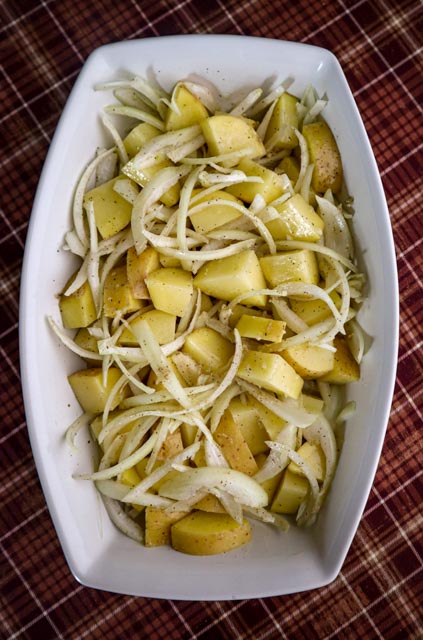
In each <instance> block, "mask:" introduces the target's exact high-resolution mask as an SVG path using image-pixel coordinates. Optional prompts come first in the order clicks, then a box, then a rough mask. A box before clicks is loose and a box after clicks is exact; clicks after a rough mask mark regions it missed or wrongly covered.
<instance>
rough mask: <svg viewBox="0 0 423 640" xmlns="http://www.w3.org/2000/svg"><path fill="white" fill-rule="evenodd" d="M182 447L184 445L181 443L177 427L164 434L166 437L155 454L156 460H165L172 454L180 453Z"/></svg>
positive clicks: (171, 456)
mask: <svg viewBox="0 0 423 640" xmlns="http://www.w3.org/2000/svg"><path fill="white" fill-rule="evenodd" d="M183 449H184V445H183V443H182V437H181V432H180V430H179V429H176V431H174V432H173V433H169V434H168V435H167V436H166V439H165V441H164V442H163V444H162V446H161V448H160V450H159V452H158V454H157V460H167V459H168V458H173V456H176V455H178V453H181V451H183Z"/></svg>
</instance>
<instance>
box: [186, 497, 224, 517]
mask: <svg viewBox="0 0 423 640" xmlns="http://www.w3.org/2000/svg"><path fill="white" fill-rule="evenodd" d="M194 509H198V510H199V511H207V512H208V513H226V511H225V509H224V507H223V506H222V503H221V502H220V500H219V499H218V498H216V496H214V495H212V494H211V493H208V494H207V495H206V496H204V498H201V500H199V501H198V502H196V503H195V505H194Z"/></svg>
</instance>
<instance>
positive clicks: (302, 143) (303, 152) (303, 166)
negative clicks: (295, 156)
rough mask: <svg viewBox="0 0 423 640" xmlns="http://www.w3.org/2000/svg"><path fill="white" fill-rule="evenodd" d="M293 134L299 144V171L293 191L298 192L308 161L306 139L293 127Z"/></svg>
mask: <svg viewBox="0 0 423 640" xmlns="http://www.w3.org/2000/svg"><path fill="white" fill-rule="evenodd" d="M294 131H295V135H296V136H297V138H298V142H299V144H300V151H301V163H300V173H299V175H298V178H297V182H296V183H295V186H294V191H295V192H296V193H298V192H299V191H300V190H301V186H302V184H303V180H304V177H305V174H306V171H307V167H308V165H309V164H310V161H309V153H308V145H307V141H306V139H305V138H304V136H303V134H302V133H300V132H299V131H298V129H294Z"/></svg>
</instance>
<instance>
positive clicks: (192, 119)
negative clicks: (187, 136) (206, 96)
mask: <svg viewBox="0 0 423 640" xmlns="http://www.w3.org/2000/svg"><path fill="white" fill-rule="evenodd" d="M172 102H173V104H174V105H175V107H176V109H175V108H171V107H168V110H167V112H166V116H165V126H166V131H175V130H176V129H183V128H184V127H190V126H192V125H193V124H198V123H199V122H201V120H204V118H207V117H208V115H209V114H208V111H207V109H206V107H205V106H204V105H203V103H202V102H200V100H199V99H198V98H196V97H195V96H194V95H193V94H192V93H191V92H190V91H188V89H187V88H186V87H185V86H184V85H183V84H177V85H176V87H175V89H174V91H173V95H172Z"/></svg>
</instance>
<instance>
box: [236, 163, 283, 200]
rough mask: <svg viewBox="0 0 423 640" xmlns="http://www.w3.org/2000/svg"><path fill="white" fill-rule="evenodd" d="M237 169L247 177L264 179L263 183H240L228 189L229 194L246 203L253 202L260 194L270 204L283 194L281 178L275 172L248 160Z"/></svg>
mask: <svg viewBox="0 0 423 640" xmlns="http://www.w3.org/2000/svg"><path fill="white" fill-rule="evenodd" d="M236 168H237V169H239V170H240V171H243V172H244V173H245V174H246V175H247V176H257V177H258V178H261V179H262V182H240V183H239V184H234V185H232V186H230V187H228V188H227V189H228V191H229V193H232V194H233V195H234V196H236V197H237V198H241V200H244V202H252V201H253V200H254V198H255V196H256V195H257V194H259V195H261V196H262V197H263V198H264V200H265V202H266V203H267V204H269V202H272V200H276V198H279V196H281V195H282V194H283V187H282V181H281V178H280V176H279V175H278V174H277V173H275V171H272V170H271V169H267V167H263V166H262V165H261V164H258V163H257V162H253V160H248V159H243V160H241V162H240V163H239V165H238V166H237V167H236Z"/></svg>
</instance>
